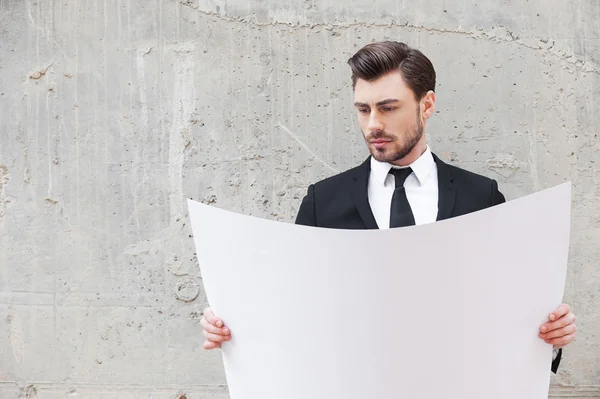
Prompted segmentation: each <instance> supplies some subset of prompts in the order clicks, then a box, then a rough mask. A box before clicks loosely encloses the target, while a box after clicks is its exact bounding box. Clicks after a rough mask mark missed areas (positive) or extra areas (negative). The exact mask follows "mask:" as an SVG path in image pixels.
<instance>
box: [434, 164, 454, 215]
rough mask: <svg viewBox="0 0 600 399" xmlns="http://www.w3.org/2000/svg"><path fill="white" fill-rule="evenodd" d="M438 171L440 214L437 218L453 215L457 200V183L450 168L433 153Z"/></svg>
mask: <svg viewBox="0 0 600 399" xmlns="http://www.w3.org/2000/svg"><path fill="white" fill-rule="evenodd" d="M433 159H434V160H435V163H436V166H437V171H438V214H437V218H436V220H438V221H439V220H444V219H449V218H451V217H452V215H453V212H454V202H455V200H456V184H454V180H453V178H452V174H451V172H450V168H449V167H448V165H446V164H445V163H444V162H442V161H441V160H440V159H439V158H438V157H437V156H436V155H435V154H433Z"/></svg>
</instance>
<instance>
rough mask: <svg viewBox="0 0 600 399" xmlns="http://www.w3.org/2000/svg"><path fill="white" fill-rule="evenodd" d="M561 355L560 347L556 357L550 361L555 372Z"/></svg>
mask: <svg viewBox="0 0 600 399" xmlns="http://www.w3.org/2000/svg"><path fill="white" fill-rule="evenodd" d="M561 357H562V349H559V350H558V354H557V355H556V359H554V360H553V361H552V368H551V369H552V372H553V373H554V374H556V372H557V371H558V365H559V364H560V358H561Z"/></svg>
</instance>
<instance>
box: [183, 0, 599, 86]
mask: <svg viewBox="0 0 600 399" xmlns="http://www.w3.org/2000/svg"><path fill="white" fill-rule="evenodd" d="M178 2H179V4H181V5H182V6H185V7H189V8H191V9H193V10H196V11H197V12H199V13H200V14H203V15H205V16H207V17H211V18H214V19H216V20H220V21H224V22H229V23H240V24H244V25H248V26H250V27H254V28H264V27H285V28H290V29H298V28H302V29H316V28H323V29H326V30H334V29H351V28H357V27H361V28H405V29H412V30H416V31H425V32H430V33H439V34H444V33H448V34H455V35H462V36H466V37H469V38H472V39H484V40H490V41H493V42H495V43H510V44H515V45H517V46H521V47H525V48H528V49H530V50H534V51H542V55H543V56H550V57H554V58H558V59H559V60H561V61H562V62H565V63H568V64H571V65H573V66H574V67H575V68H577V69H579V70H581V71H582V72H593V73H597V74H600V65H596V64H595V62H592V61H587V60H582V59H580V58H578V57H576V56H575V54H573V53H572V51H571V52H570V50H565V49H559V48H557V47H555V46H556V43H555V42H554V41H551V40H549V39H547V38H537V37H531V38H527V39H521V38H520V37H519V36H518V35H515V34H514V33H513V32H512V31H510V30H509V29H508V28H506V27H505V26H503V25H494V26H492V28H491V30H490V31H486V30H484V29H483V28H477V29H476V30H474V31H465V30H460V29H449V28H434V27H427V26H423V25H415V24H410V23H408V22H406V23H403V24H398V23H395V22H392V21H389V22H387V23H372V22H361V21H358V22H348V23H300V22H296V23H292V22H284V21H269V22H259V21H252V20H249V19H247V18H244V17H231V16H227V15H223V14H221V13H217V12H214V11H207V10H202V9H200V7H199V6H198V5H195V4H190V3H191V2H190V1H189V0H179V1H178ZM525 40H527V41H525Z"/></svg>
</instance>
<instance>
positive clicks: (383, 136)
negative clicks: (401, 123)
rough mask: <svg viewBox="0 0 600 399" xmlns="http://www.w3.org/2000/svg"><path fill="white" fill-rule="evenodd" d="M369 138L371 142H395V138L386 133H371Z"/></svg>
mask: <svg viewBox="0 0 600 399" xmlns="http://www.w3.org/2000/svg"><path fill="white" fill-rule="evenodd" d="M369 138H370V139H371V140H382V139H383V140H390V141H394V140H396V137H395V136H391V135H389V134H387V133H386V132H383V131H382V132H375V133H371V134H369Z"/></svg>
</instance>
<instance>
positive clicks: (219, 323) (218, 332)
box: [200, 308, 231, 349]
mask: <svg viewBox="0 0 600 399" xmlns="http://www.w3.org/2000/svg"><path fill="white" fill-rule="evenodd" d="M200 324H201V325H202V328H204V331H203V332H204V336H205V337H206V341H204V349H215V348H220V347H221V344H222V343H223V342H225V341H229V340H230V339H231V331H229V328H227V327H225V324H224V323H223V320H221V319H219V318H218V317H216V316H215V314H214V313H213V311H212V309H211V308H206V309H204V316H202V319H201V320H200Z"/></svg>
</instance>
